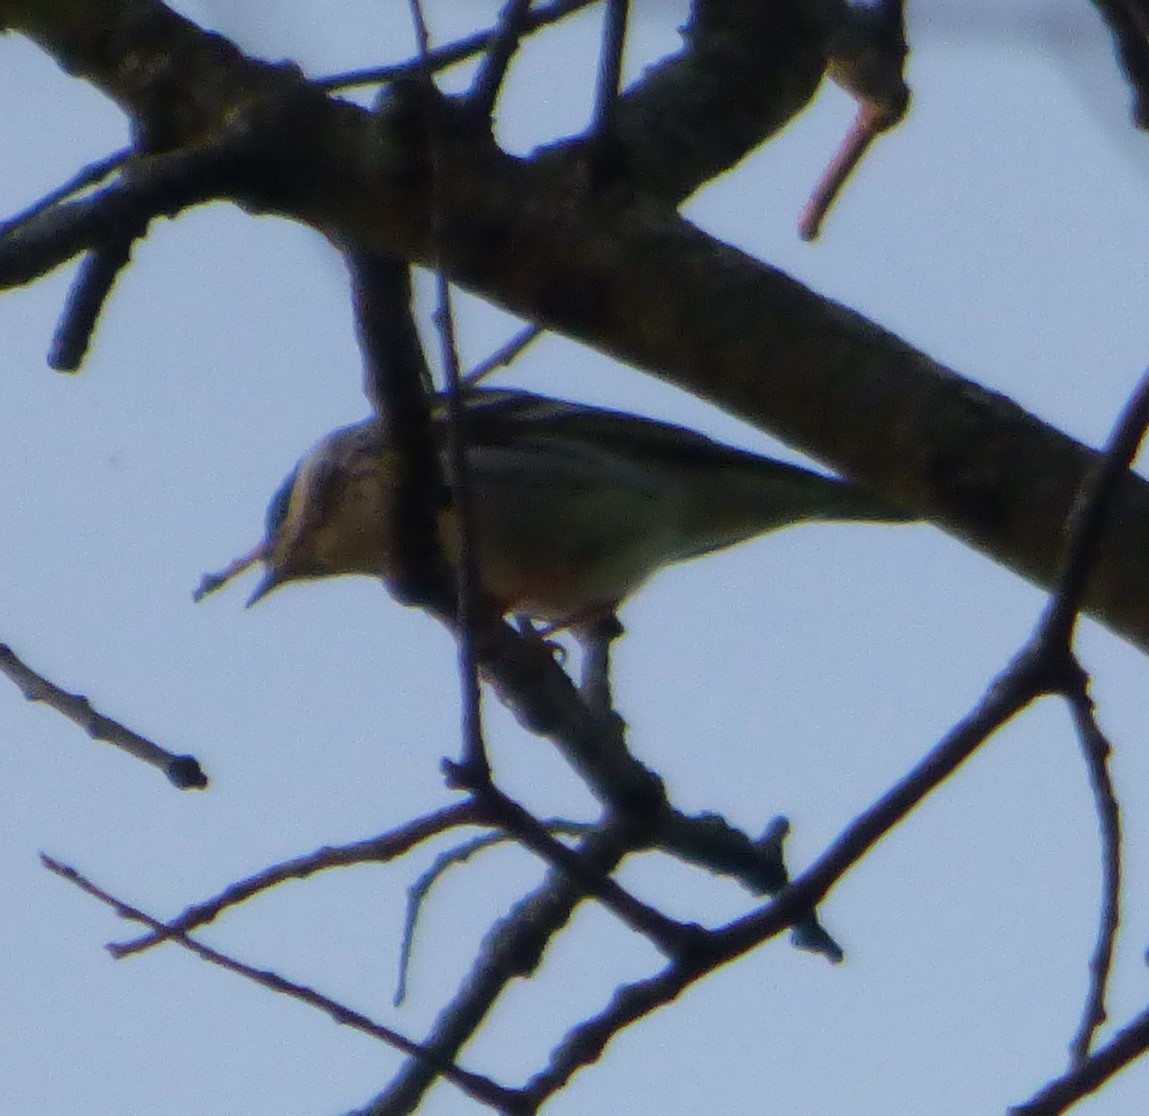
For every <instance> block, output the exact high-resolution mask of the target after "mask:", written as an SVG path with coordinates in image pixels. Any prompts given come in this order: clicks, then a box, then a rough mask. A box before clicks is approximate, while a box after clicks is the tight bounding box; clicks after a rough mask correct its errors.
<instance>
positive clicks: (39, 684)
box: [0, 643, 207, 790]
mask: <svg viewBox="0 0 1149 1116" xmlns="http://www.w3.org/2000/svg"><path fill="white" fill-rule="evenodd" d="M0 673H3V674H6V675H7V676H8V677H9V678H11V679H12V681H13V682H15V683H16V685H17V686H19V687H20V690H21V692H22V693H23V694H24V696H25V697H26V698H27V699H28V700H29V701H41V702H43V703H44V704H45V705H48V706H51V707H52V708H53V709H55V710H56V712H57V713H62V714H63V715H64V716H65V717H67V718H68V720H69V721H72V722H74V723H75V724H77V725H79V726H80V728H82V729H83V730H84V731H85V732H86V733H87V734H88V735H89V736H90V737H92V739H93V740H103V741H105V742H106V743H108V744H113V745H115V747H117V748H120V749H122V750H123V751H125V752H127V753H128V754H129V755H132V756H135V758H136V759H138V760H143V761H144V763H147V764H151V766H152V767H155V768H158V769H159V770H160V771H162V772H163V773H164V774H165V775H166V776H167V777H168V779H169V780H170V781H171V782H172V784H173V785H175V786H177V787H179V788H180V790H189V789H196V790H198V789H201V788H203V787H206V786H207V776H206V775H205V774H204V773H203V768H201V767H200V765H199V761H198V760H197V759H196V758H195V756H177V755H173V754H172V753H171V752H168V751H165V750H164V749H163V748H161V747H160V746H159V745H158V744H156V743H155V742H154V741H151V740H149V739H148V738H147V737H146V736H140V735H139V733H135V732H132V730H131V729H129V728H126V727H125V726H124V725H122V724H120V722H119V721H113V720H112V719H111V718H110V717H105V716H104V715H103V714H102V713H98V712H97V711H96V710H95V709H93V708H92V704H91V702H89V701H88V699H87V698H86V697H84V696H82V695H81V694H70V693H68V692H67V691H66V690H61V689H60V687H59V686H57V685H56V684H55V683H53V682H49V681H48V679H47V678H45V677H44V676H43V675H42V674H37V673H36V671H34V670H33V669H32V668H31V667H30V666H28V665H27V664H26V663H24V662H23V661H22V660H21V659H20V658H19V657H18V656H17V655H16V653H15V652H14V651H13V650H12V648H11V647H9V646H8V645H7V644H3V643H0Z"/></svg>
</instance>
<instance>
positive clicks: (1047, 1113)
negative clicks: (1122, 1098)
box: [1009, 1010, 1149, 1116]
mask: <svg viewBox="0 0 1149 1116" xmlns="http://www.w3.org/2000/svg"><path fill="white" fill-rule="evenodd" d="M1147 1050H1149V1010H1146V1011H1143V1012H1142V1013H1141V1014H1140V1015H1138V1016H1137V1017H1136V1018H1135V1019H1134V1020H1133V1021H1132V1022H1131V1023H1129V1025H1128V1026H1126V1027H1122V1028H1121V1030H1120V1031H1118V1032H1117V1034H1115V1035H1114V1036H1113V1038H1112V1039H1110V1040H1109V1042H1107V1043H1106V1044H1105V1045H1104V1046H1103V1047H1101V1049H1100V1050H1097V1051H1095V1052H1094V1053H1092V1054H1091V1055H1090V1056H1089V1057H1088V1058H1087V1059H1086V1060H1085V1061H1084V1062H1082V1063H1081V1064H1080V1065H1077V1066H1074V1067H1073V1068H1072V1069H1070V1070H1068V1071H1067V1072H1066V1073H1064V1074H1063V1075H1062V1076H1061V1077H1059V1078H1057V1079H1056V1080H1055V1081H1051V1082H1050V1083H1049V1084H1048V1085H1046V1086H1044V1087H1043V1088H1042V1089H1041V1090H1040V1091H1039V1092H1037V1093H1035V1094H1034V1095H1033V1096H1032V1097H1030V1099H1029V1100H1027V1101H1026V1102H1025V1103H1024V1104H1019V1105H1015V1106H1014V1107H1013V1108H1011V1109H1010V1110H1009V1116H1059V1113H1062V1112H1067V1111H1068V1110H1069V1109H1070V1108H1072V1107H1073V1106H1074V1105H1075V1104H1076V1103H1077V1102H1078V1101H1079V1100H1082V1099H1083V1098H1085V1097H1088V1096H1090V1095H1091V1094H1092V1093H1095V1092H1096V1091H1097V1090H1098V1089H1100V1088H1101V1086H1102V1085H1104V1084H1105V1082H1106V1081H1108V1080H1109V1079H1110V1078H1111V1077H1113V1076H1114V1075H1115V1074H1118V1073H1120V1072H1121V1071H1122V1070H1123V1069H1124V1068H1125V1067H1126V1066H1128V1065H1129V1064H1130V1063H1131V1062H1135V1061H1136V1060H1137V1059H1138V1058H1140V1057H1141V1056H1142V1055H1143V1054H1144V1053H1145V1052H1146V1051H1147Z"/></svg>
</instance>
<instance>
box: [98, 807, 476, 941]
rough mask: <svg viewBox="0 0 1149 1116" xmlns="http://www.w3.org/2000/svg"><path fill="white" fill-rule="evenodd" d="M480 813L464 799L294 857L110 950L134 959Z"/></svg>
mask: <svg viewBox="0 0 1149 1116" xmlns="http://www.w3.org/2000/svg"><path fill="white" fill-rule="evenodd" d="M478 824H480V823H479V819H478V811H477V810H476V809H475V807H474V806H473V805H472V804H471V803H470V802H461V803H458V804H456V805H454V806H448V807H446V808H445V809H443V810H437V811H436V812H435V813H433V814H428V815H426V816H425V817H422V818H417V819H415V820H414V821H411V822H408V823H407V824H406V825H403V826H400V827H399V828H398V829H393V830H391V831H390V832H389V833H384V834H382V835H381V836H379V837H370V838H368V839H367V840H365V841H355V842H354V843H352V844H350V845H334V846H325V847H324V848H322V849H317V850H316V851H315V852H313V853H308V854H307V855H306V856H299V857H294V858H292V859H291V860H285V861H282V862H280V863H279V864H273V865H271V866H270V867H268V868H264V869H263V870H262V871H260V872H257V873H256V874H255V875H253V876H248V877H247V879H243V880H238V881H236V882H235V883H233V884H231V885H230V886H228V887H227V888H225V889H224V890H223V891H221V892H220V893H219V894H218V895H215V896H213V897H212V898H211V899H207V900H205V901H204V902H202V903H196V904H195V905H194V906H191V907H188V908H187V909H186V910H185V911H183V912H182V913H181V914H179V915H177V916H176V917H175V918H173V919H169V920H168V921H167V922H165V923H163V926H162V929H157V930H155V931H154V932H153V933H151V934H145V935H142V936H141V937H139V938H135V939H133V940H132V941H129V942H123V943H119V944H112V945H109V946H108V952H109V953H111V955H112V956H113V957H116V958H120V957H128V956H130V955H131V954H133V953H140V952H142V951H143V950H145V949H150V948H151V947H152V946H154V945H159V944H160V943H161V942H164V941H166V940H167V939H168V938H171V937H173V936H174V935H176V934H187V933H190V932H191V931H192V930H195V929H196V928H197V927H199V926H206V925H207V924H208V923H209V922H213V921H214V920H215V919H216V918H218V917H219V916H220V915H221V914H222V913H223V912H224V911H225V910H227V909H228V908H229V907H235V906H237V905H238V904H240V903H244V902H246V901H247V900H248V899H250V898H251V897H252V896H253V895H258V894H259V893H260V892H263V891H268V890H270V889H271V888H273V887H277V886H278V885H279V884H281V883H286V882H287V881H288V880H303V879H306V878H307V877H308V876H313V875H315V874H316V873H317V872H325V871H327V870H328V869H329V868H350V867H352V866H353V865H357V864H385V863H387V861H389V860H394V859H395V858H396V857H400V856H403V855H404V854H406V853H408V852H410V851H411V850H412V849H413V848H415V847H417V846H418V845H421V844H422V843H423V842H424V841H427V840H430V839H431V838H432V837H437V836H439V835H440V834H441V833H446V832H447V830H449V829H454V828H456V827H458V826H462V825H478Z"/></svg>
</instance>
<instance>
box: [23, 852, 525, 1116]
mask: <svg viewBox="0 0 1149 1116" xmlns="http://www.w3.org/2000/svg"><path fill="white" fill-rule="evenodd" d="M40 860H41V861H42V862H43V864H44V867H45V868H47V869H48V871H50V872H54V873H55V874H56V875H57V876H59V877H60V878H61V879H64V880H67V881H68V882H69V883H71V884H75V886H76V887H78V888H79V889H80V890H81V891H83V892H86V893H87V894H88V895H91V896H92V897H93V898H96V899H99V900H100V902H101V903H103V904H105V905H106V906H109V907H111V908H112V910H114V911H115V912H116V914H118V915H119V916H120V917H121V918H125V919H130V920H131V921H132V922H142V923H143V924H144V925H145V926H150V927H151V928H152V930H153V931H155V932H157V933H167V932H168V930H169V928H168V927H165V926H164V924H163V923H162V922H160V921H159V920H158V919H154V918H152V917H151V916H150V915H147V914H145V913H144V912H143V911H141V910H139V908H137V907H133V906H130V905H129V904H128V903H125V902H123V900H121V899H117V898H115V896H113V895H111V894H110V893H109V892H107V891H104V890H103V889H102V888H100V887H98V886H97V885H96V884H94V883H92V881H91V880H89V879H88V878H87V877H86V876H83V875H81V874H80V873H79V872H77V871H76V869H75V868H72V867H71V866H69V865H67V864H63V863H61V862H60V861H58V860H55V859H54V858H52V857H50V856H47V855H45V854H43V853H41V854H40ZM172 940H173V941H175V942H176V943H177V944H179V945H181V946H183V948H184V949H186V950H189V951H190V952H191V953H194V954H195V955H196V956H197V957H200V958H202V959H203V960H204V961H208V962H210V963H211V964H213V965H218V966H219V967H220V968H222V969H226V970H227V971H228V972H231V973H235V974H237V975H238V976H242V977H246V978H247V979H248V980H250V981H252V982H254V983H255V984H258V985H260V986H261V987H263V988H267V989H270V990H271V991H272V992H278V993H279V994H280V995H283V996H289V997H291V998H292V999H294V1000H299V1001H300V1002H301V1003H305V1004H308V1005H309V1006H310V1007H313V1008H317V1009H319V1010H320V1011H322V1012H325V1013H326V1014H327V1015H329V1016H330V1017H331V1018H332V1019H333V1020H335V1022H336V1023H339V1024H341V1025H343V1026H345V1027H351V1028H352V1029H353V1030H356V1031H359V1032H361V1033H362V1034H365V1035H369V1036H370V1037H371V1038H375V1039H379V1040H380V1041H381V1042H385V1043H386V1044H387V1045H388V1046H393V1047H394V1048H395V1049H396V1050H401V1051H402V1052H403V1053H404V1054H408V1055H410V1056H411V1057H413V1058H418V1059H420V1060H421V1061H423V1062H425V1063H426V1064H427V1065H428V1066H430V1067H432V1068H433V1069H434V1070H435V1072H436V1073H437V1074H439V1075H440V1076H442V1077H444V1078H446V1080H448V1081H450V1082H451V1084H452V1085H454V1086H455V1087H456V1088H457V1089H459V1090H461V1091H462V1092H463V1093H465V1094H466V1095H467V1096H469V1097H471V1098H472V1099H473V1100H477V1101H479V1102H480V1103H482V1104H485V1105H487V1107H489V1108H495V1109H498V1110H499V1111H501V1112H509V1113H520V1112H523V1113H526V1112H531V1111H533V1106H530V1105H524V1104H523V1102H522V1097H521V1094H520V1093H518V1092H517V1091H515V1090H512V1089H504V1088H503V1087H502V1086H501V1085H497V1084H496V1083H495V1082H494V1081H492V1080H491V1079H490V1078H488V1077H484V1076H483V1075H482V1074H477V1073H471V1072H470V1071H469V1070H465V1069H461V1068H460V1067H459V1066H457V1065H455V1064H454V1063H453V1062H451V1061H449V1060H447V1059H445V1058H443V1057H441V1056H440V1055H439V1054H437V1053H435V1052H434V1051H433V1050H429V1049H428V1048H427V1047H425V1046H420V1045H419V1043H417V1042H413V1041H412V1040H411V1039H409V1038H406V1037H405V1036H404V1035H401V1034H400V1033H399V1032H398V1031H394V1030H392V1029H391V1028H390V1027H384V1026H383V1025H382V1024H381V1023H376V1022H375V1021H374V1020H372V1019H369V1018H368V1017H367V1016H365V1015H363V1014H362V1013H361V1012H358V1011H355V1010H354V1009H353V1008H349V1007H347V1006H346V1005H345V1004H341V1003H339V1002H338V1001H337V1000H332V999H331V998H330V997H328V996H324V995H323V994H322V993H321V992H316V991H315V989H313V988H308V987H307V986H306V985H303V984H297V983H295V982H294V981H290V980H287V979H285V978H284V977H281V976H280V975H279V974H278V973H274V972H272V971H270V970H269V969H256V968H254V967H252V966H251V965H247V964H245V963H244V962H242V961H238V960H236V958H234V957H231V956H229V955H228V954H225V953H221V952H219V951H218V950H214V949H211V948H210V947H209V946H205V945H203V944H202V943H200V942H197V941H195V940H194V939H193V938H189V937H188V936H187V935H186V934H175V935H173V936H172Z"/></svg>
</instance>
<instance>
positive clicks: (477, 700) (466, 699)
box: [409, 0, 490, 779]
mask: <svg viewBox="0 0 1149 1116" xmlns="http://www.w3.org/2000/svg"><path fill="white" fill-rule="evenodd" d="M409 3H410V9H411V18H412V20H413V22H414V24H415V39H416V42H417V43H418V48H419V59H420V61H421V62H422V75H421V78H422V84H423V92H424V103H425V105H426V111H427V131H428V136H429V140H430V150H431V198H430V212H431V248H432V253H433V256H434V259H435V261H436V268H435V289H436V294H437V301H438V307H437V309H436V313H435V322H436V325H437V326H438V329H439V337H440V339H441V342H442V344H441V348H442V358H443V368H444V372H445V376H446V386H447V432H448V437H447V455H448V460H449V466H448V472H449V473H450V484H451V497H452V503H453V510H454V513H455V516H456V519H457V521H458V527H459V544H458V554H457V556H456V560H455V585H456V592H457V606H456V638H457V641H458V648H459V675H460V684H461V686H462V691H463V692H462V702H461V704H462V726H461V727H462V736H463V759H462V764H463V766H464V767H465V768H467V769H469V771H470V772H471V773H472V775H473V776H474V777H475V778H477V779H483V778H489V777H490V764H489V762H488V760H487V747H486V743H485V742H484V740H483V720H482V690H481V688H480V686H479V666H478V657H477V655H476V653H475V638H476V634H477V632H478V630H479V623H480V620H481V619H482V618H483V616H484V615H485V610H484V608H483V604H484V600H483V588H482V581H481V580H480V577H479V559H478V553H477V551H476V548H475V534H474V524H475V512H474V500H473V496H472V492H471V482H470V465H469V463H468V460H467V442H466V431H465V429H464V424H463V411H464V405H463V398H462V371H461V369H460V366H459V348H458V344H457V342H456V338H455V317H454V312H453V310H452V307H451V285H450V282H449V281H448V279H447V276H446V273H445V272H444V271H443V268H442V266H441V261H442V257H443V247H444V245H445V244H446V242H447V235H448V229H447V213H446V210H445V206H444V174H445V168H444V167H443V136H442V130H441V128H440V127H439V123H438V114H437V111H436V108H437V106H436V104H435V99H436V96H437V92H436V90H435V83H434V78H433V76H432V71H431V67H430V61H429V60H430V54H431V37H430V31H429V29H428V27H427V20H426V17H425V15H424V12H423V5H422V2H421V0H409Z"/></svg>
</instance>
